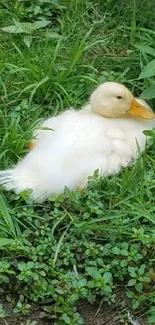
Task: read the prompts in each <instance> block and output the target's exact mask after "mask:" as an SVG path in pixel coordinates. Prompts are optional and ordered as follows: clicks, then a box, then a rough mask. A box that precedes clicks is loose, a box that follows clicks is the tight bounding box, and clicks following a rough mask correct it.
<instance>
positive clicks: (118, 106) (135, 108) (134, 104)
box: [90, 82, 155, 119]
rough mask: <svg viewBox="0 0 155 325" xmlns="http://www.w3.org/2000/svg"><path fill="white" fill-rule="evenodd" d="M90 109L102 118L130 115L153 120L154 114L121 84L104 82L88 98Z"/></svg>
mask: <svg viewBox="0 0 155 325" xmlns="http://www.w3.org/2000/svg"><path fill="white" fill-rule="evenodd" d="M90 105H91V109H92V111H93V112H94V113H96V114H99V115H101V116H104V117H109V118H110V117H121V116H123V115H125V116H129V115H130V114H131V115H133V116H136V117H141V118H144V119H153V118H155V114H154V113H153V112H152V111H151V110H150V109H147V108H146V107H144V106H143V105H142V104H141V103H139V102H138V101H137V100H136V99H135V98H134V96H133V95H132V93H131V92H130V91H129V89H127V88H126V87H125V86H123V85H122V84H119V83H116V82H105V83H103V84H101V85H100V86H99V87H98V88H97V89H96V90H95V91H94V92H93V93H92V95H91V97H90Z"/></svg>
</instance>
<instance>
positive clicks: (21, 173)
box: [0, 166, 48, 202]
mask: <svg viewBox="0 0 155 325" xmlns="http://www.w3.org/2000/svg"><path fill="white" fill-rule="evenodd" d="M40 184H42V185H41V186H40ZM0 185H1V186H3V188H4V189H5V190H7V191H11V190H12V191H14V192H15V193H16V194H19V193H20V192H22V191H24V190H32V193H31V194H30V198H31V199H32V200H34V201H37V202H43V201H44V200H45V199H46V198H47V197H48V195H47V193H46V189H44V187H43V183H42V182H41V183H40V182H39V180H38V177H36V175H35V173H33V171H30V170H27V169H25V168H22V169H21V168H18V166H16V167H15V168H13V169H7V170H4V171H0Z"/></svg>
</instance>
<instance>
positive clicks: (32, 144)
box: [28, 142, 34, 150]
mask: <svg viewBox="0 0 155 325" xmlns="http://www.w3.org/2000/svg"><path fill="white" fill-rule="evenodd" d="M33 147H34V143H33V142H30V143H28V148H29V149H30V150H32V149H33Z"/></svg>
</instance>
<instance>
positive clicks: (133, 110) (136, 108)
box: [128, 99, 155, 120]
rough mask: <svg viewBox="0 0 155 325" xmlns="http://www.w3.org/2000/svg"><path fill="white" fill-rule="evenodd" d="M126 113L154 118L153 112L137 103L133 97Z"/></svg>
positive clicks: (149, 118)
mask: <svg viewBox="0 0 155 325" xmlns="http://www.w3.org/2000/svg"><path fill="white" fill-rule="evenodd" d="M128 113H130V114H131V115H133V116H136V117H141V118H144V119H148V120H152V119H154V118H155V114H154V113H153V112H151V111H150V110H149V109H147V108H146V107H144V106H143V105H141V104H139V103H138V102H137V101H136V100H135V99H133V100H132V102H131V106H130V108H129V110H128Z"/></svg>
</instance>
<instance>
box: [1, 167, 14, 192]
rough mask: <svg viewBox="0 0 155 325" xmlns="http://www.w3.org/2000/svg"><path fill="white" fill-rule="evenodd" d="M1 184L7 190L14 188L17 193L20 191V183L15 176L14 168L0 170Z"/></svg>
mask: <svg viewBox="0 0 155 325" xmlns="http://www.w3.org/2000/svg"><path fill="white" fill-rule="evenodd" d="M0 185H2V186H3V187H4V188H5V190H7V191H10V190H14V191H15V192H16V193H17V192H18V185H17V184H16V181H15V177H14V169H7V170H4V171H0Z"/></svg>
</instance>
